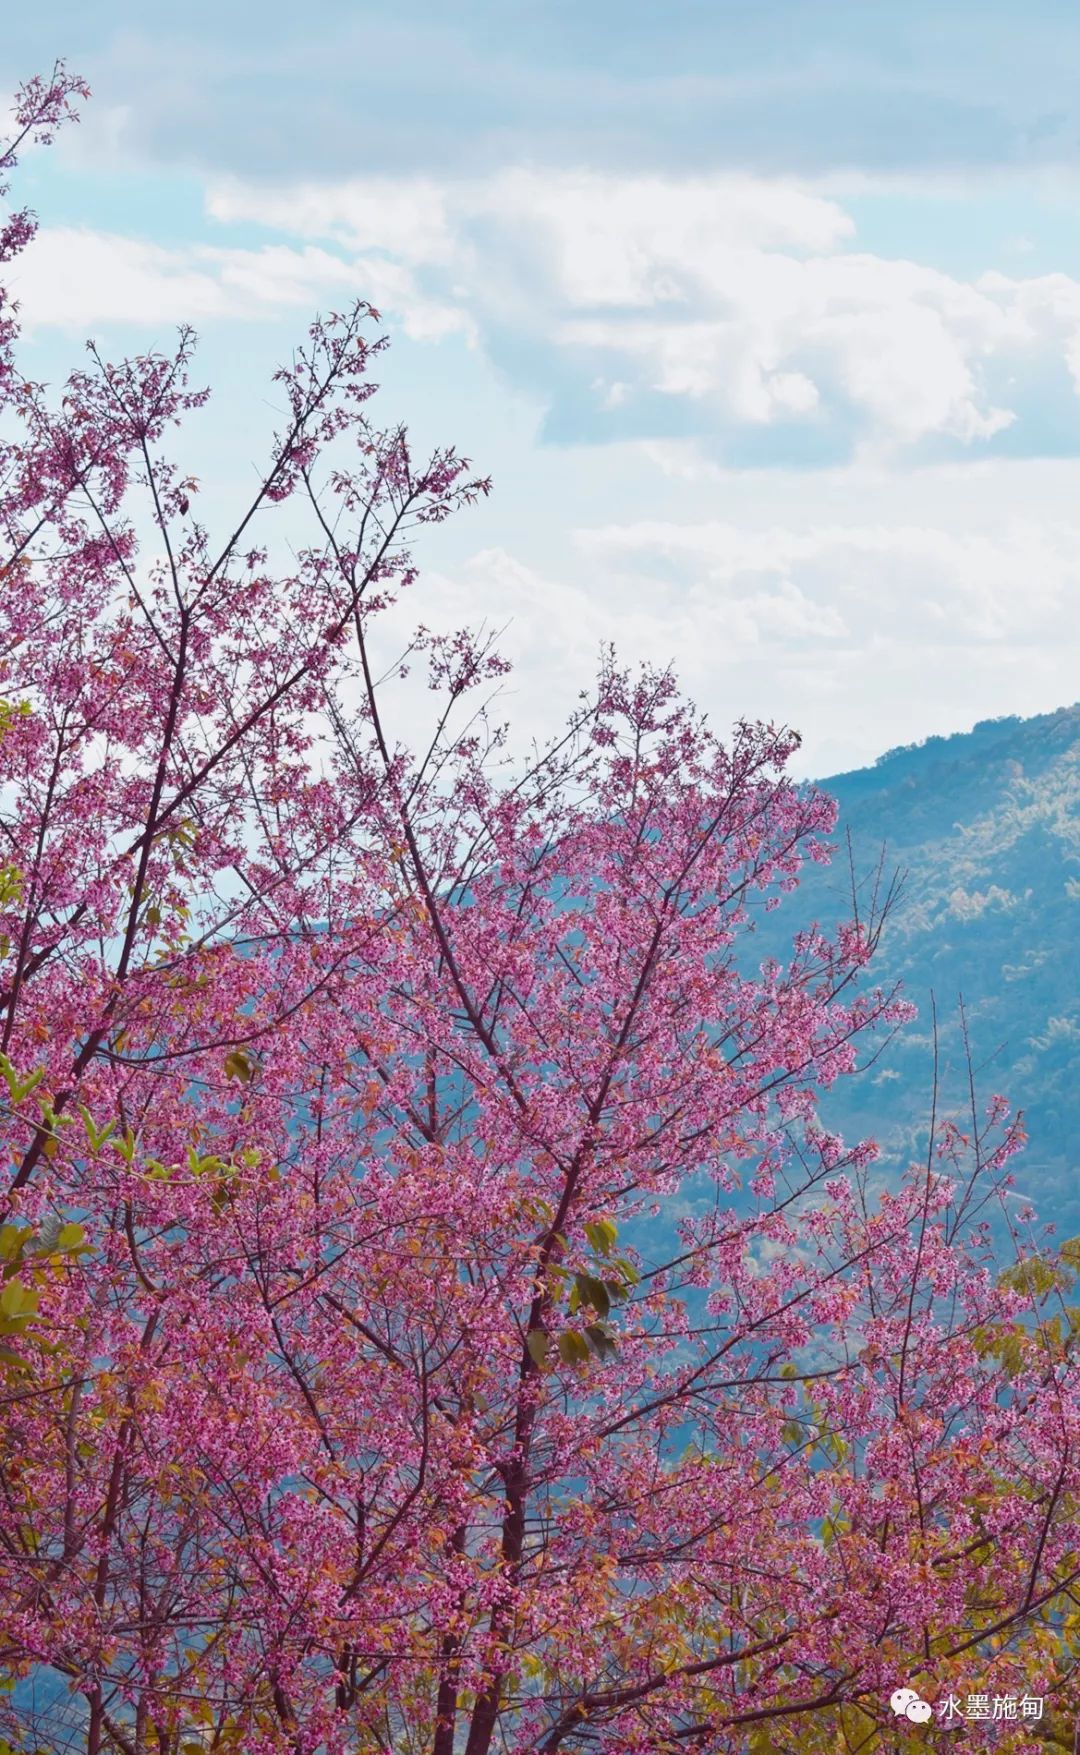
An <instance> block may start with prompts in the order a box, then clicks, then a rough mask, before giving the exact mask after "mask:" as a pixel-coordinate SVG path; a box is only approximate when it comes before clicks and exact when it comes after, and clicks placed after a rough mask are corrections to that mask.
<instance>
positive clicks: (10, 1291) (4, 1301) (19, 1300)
mask: <svg viewBox="0 0 1080 1755" xmlns="http://www.w3.org/2000/svg"><path fill="white" fill-rule="evenodd" d="M37 1307H38V1295H37V1293H36V1292H34V1291H31V1289H30V1287H29V1286H25V1285H24V1284H23V1282H22V1281H21V1280H9V1281H8V1283H7V1285H6V1286H5V1287H4V1290H3V1291H2V1292H0V1313H2V1314H3V1315H4V1316H32V1315H33V1314H34V1311H35V1310H36V1309H37Z"/></svg>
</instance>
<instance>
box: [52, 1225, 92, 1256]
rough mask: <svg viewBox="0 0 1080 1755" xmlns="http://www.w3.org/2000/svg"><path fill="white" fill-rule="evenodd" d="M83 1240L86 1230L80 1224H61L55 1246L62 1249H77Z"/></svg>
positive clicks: (84, 1239)
mask: <svg viewBox="0 0 1080 1755" xmlns="http://www.w3.org/2000/svg"><path fill="white" fill-rule="evenodd" d="M85 1241H86V1231H85V1228H84V1227H83V1226H82V1225H76V1224H74V1223H71V1224H68V1225H61V1227H60V1230H59V1231H58V1233H57V1237H56V1247H57V1249H64V1250H68V1249H78V1248H80V1247H81V1245H82V1244H83V1243H84V1242H85Z"/></svg>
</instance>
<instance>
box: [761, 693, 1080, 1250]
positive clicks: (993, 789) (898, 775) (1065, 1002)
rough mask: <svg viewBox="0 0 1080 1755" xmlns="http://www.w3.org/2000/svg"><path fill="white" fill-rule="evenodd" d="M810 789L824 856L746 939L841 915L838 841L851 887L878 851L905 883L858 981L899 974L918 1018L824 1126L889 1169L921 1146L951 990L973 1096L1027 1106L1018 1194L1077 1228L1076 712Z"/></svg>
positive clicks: (912, 750)
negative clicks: (820, 793)
mask: <svg viewBox="0 0 1080 1755" xmlns="http://www.w3.org/2000/svg"><path fill="white" fill-rule="evenodd" d="M816 784H817V785H819V786H820V787H821V788H822V789H823V790H824V791H826V792H829V793H830V794H831V795H832V796H833V797H834V798H836V799H837V801H838V803H839V806H840V819H839V822H838V825H837V830H836V833H835V835H834V837H833V839H834V841H835V842H837V843H838V845H837V852H836V855H835V858H834V862H833V864H832V866H831V867H825V868H819V867H812V868H810V869H809V870H807V871H806V872H805V874H804V877H803V880H802V881H801V882H800V886H799V890H798V892H797V893H796V895H794V896H793V897H792V898H791V903H792V904H794V908H793V909H792V907H791V905H790V904H786V905H785V906H784V907H783V908H781V909H780V910H779V911H778V912H777V913H776V914H773V915H770V916H768V917H767V919H763V920H761V921H760V923H759V929H758V930H759V933H760V938H759V943H760V944H762V946H763V948H764V947H765V945H766V943H767V945H768V949H769V950H772V948H773V934H774V932H775V931H776V930H777V929H780V930H781V931H782V930H783V923H784V922H785V920H787V921H788V922H789V923H790V924H789V925H788V928H787V931H788V936H790V931H791V926H792V925H793V924H794V912H795V911H797V913H798V915H799V918H800V921H805V920H806V919H807V918H808V917H811V916H816V917H817V918H819V919H820V920H821V921H822V922H823V923H832V922H835V921H836V920H837V919H839V918H841V917H845V916H846V915H848V914H849V913H850V899H849V891H850V884H849V878H848V869H847V853H846V847H845V845H844V842H845V837H846V834H847V833H848V832H850V837H851V845H852V850H853V853H854V858H855V869H856V874H857V876H858V875H861V876H862V877H864V878H865V875H866V873H867V872H868V871H869V870H870V869H871V868H872V867H873V866H874V865H875V864H876V862H877V859H878V857H879V855H880V851H881V846H882V843H884V844H885V847H886V860H885V864H886V869H887V870H888V869H891V868H894V867H896V866H899V867H901V868H902V869H905V870H906V872H907V878H906V883H905V885H904V889H903V892H902V894H901V896H900V899H899V900H898V902H897V903H896V906H895V909H894V911H893V914H892V916H891V918H890V920H889V922H888V924H887V926H886V930H885V933H884V934H883V938H882V943H881V947H880V951H879V954H878V957H877V958H876V959H875V962H874V965H873V966H872V971H871V972H872V974H873V975H874V978H875V980H877V981H880V982H882V983H883V984H885V983H887V982H891V981H893V980H895V979H897V978H899V979H900V980H901V981H902V982H903V984H904V990H905V995H906V997H907V998H908V999H910V1000H912V1001H913V1002H914V1003H915V1004H916V1005H917V1006H918V1007H919V1013H920V1016H919V1018H918V1020H917V1021H916V1022H914V1023H912V1024H910V1025H908V1026H907V1027H906V1029H904V1030H903V1031H902V1032H901V1033H900V1036H899V1037H898V1038H897V1040H896V1041H895V1042H894V1043H893V1044H892V1045H891V1047H890V1048H889V1049H888V1050H887V1052H886V1054H885V1055H884V1056H883V1058H882V1060H881V1061H880V1062H879V1063H878V1064H877V1065H876V1066H875V1067H874V1068H872V1069H871V1070H869V1071H868V1072H867V1073H865V1074H863V1075H860V1076H858V1077H856V1078H854V1079H851V1080H845V1081H841V1085H840V1086H838V1087H837V1089H836V1091H835V1092H834V1093H833V1094H832V1095H831V1096H830V1097H829V1099H828V1101H827V1103H826V1105H825V1106H824V1110H823V1114H824V1118H825V1119H826V1120H827V1121H828V1122H829V1123H830V1124H831V1125H834V1126H836V1127H837V1128H838V1129H839V1130H840V1131H841V1132H843V1133H844V1135H845V1137H849V1138H854V1137H856V1136H859V1135H862V1136H865V1135H868V1134H870V1135H874V1136H875V1137H877V1138H878V1139H879V1140H880V1142H881V1144H882V1146H883V1148H885V1150H886V1153H887V1157H888V1158H889V1159H897V1158H899V1159H905V1158H906V1157H908V1156H909V1155H910V1153H911V1152H912V1151H913V1150H915V1149H917V1147H918V1144H919V1137H920V1135H921V1136H922V1139H923V1140H924V1139H925V1120H926V1115H927V1111H928V1102H929V1094H930V1078H931V1060H930V995H931V992H933V994H934V997H935V999H936V1002H937V1009H938V1016H939V1022H940V1024H941V1037H940V1040H941V1043H942V1047H943V1051H944V1052H943V1065H944V1086H945V1092H944V1094H945V1098H946V1101H947V1103H948V1104H949V1106H950V1107H953V1106H955V1105H956V1104H957V1103H958V1102H959V1100H960V1099H961V1098H962V1096H963V1086H962V1082H961V1081H965V1082H966V1072H965V1069H964V1066H963V1058H962V1050H961V1043H960V1035H959V1029H958V1023H957V996H958V994H961V993H962V994H963V998H964V1004H965V1007H966V1010H967V1016H968V1023H969V1029H970V1033H971V1039H972V1047H973V1051H974V1062H975V1067H976V1072H977V1088H978V1093H979V1096H980V1099H987V1098H988V1097H989V1096H990V1095H991V1093H992V1092H995V1091H1001V1092H1003V1093H1004V1094H1005V1095H1006V1096H1007V1097H1008V1098H1009V1099H1010V1101H1011V1102H1012V1103H1013V1105H1014V1106H1015V1107H1016V1108H1022V1109H1023V1110H1024V1112H1025V1123H1026V1126H1027V1131H1028V1134H1029V1145H1028V1148H1027V1150H1026V1152H1025V1153H1024V1155H1023V1157H1022V1158H1020V1159H1018V1160H1017V1161H1016V1166H1015V1168H1016V1181H1017V1187H1018V1188H1019V1189H1021V1190H1022V1191H1023V1192H1024V1193H1025V1194H1027V1195H1030V1197H1031V1199H1032V1204H1033V1205H1034V1206H1035V1207H1036V1209H1037V1211H1038V1215H1039V1218H1040V1220H1041V1221H1050V1220H1053V1221H1055V1222H1056V1223H1057V1225H1058V1228H1059V1233H1060V1235H1062V1236H1068V1235H1070V1234H1071V1233H1072V1232H1075V1231H1080V1137H1078V1135H1080V1125H1078V1124H1080V705H1076V706H1071V707H1064V708H1061V709H1060V710H1058V711H1057V712H1053V713H1044V714H1040V715H1039V716H1038V717H1036V718H1032V719H1020V718H1002V719H988V720H983V721H982V722H981V723H979V724H977V725H976V726H975V727H974V728H973V730H971V731H970V732H965V733H960V734H957V735H955V736H952V737H931V738H928V739H927V740H926V741H925V742H923V743H920V744H915V745H908V746H906V747H903V748H900V749H893V750H889V751H888V752H887V753H886V754H885V755H883V756H881V757H880V758H879V759H878V761H877V762H876V763H875V764H874V765H873V766H872V767H869V768H860V769H856V770H854V771H852V772H850V773H846V774H836V775H833V776H831V777H830V778H826V779H823V780H820V781H818V782H816ZM774 923H775V925H774ZM776 948H777V954H779V953H780V945H779V943H777V947H776Z"/></svg>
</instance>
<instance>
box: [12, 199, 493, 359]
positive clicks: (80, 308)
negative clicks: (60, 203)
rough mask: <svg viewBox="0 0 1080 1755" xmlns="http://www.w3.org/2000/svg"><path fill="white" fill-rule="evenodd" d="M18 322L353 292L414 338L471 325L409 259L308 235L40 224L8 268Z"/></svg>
mask: <svg viewBox="0 0 1080 1755" xmlns="http://www.w3.org/2000/svg"><path fill="white" fill-rule="evenodd" d="M5 281H6V284H7V286H8V289H9V291H10V294H11V296H12V297H13V298H16V299H18V300H19V303H20V306H21V311H22V320H23V324H24V327H25V328H26V329H27V330H28V331H30V332H33V331H34V330H36V329H39V328H60V329H65V330H74V331H78V332H79V333H85V331H86V330H87V329H89V328H93V327H95V326H96V325H99V324H103V323H123V324H148V325H159V324H162V323H179V322H182V321H185V320H190V321H194V322H199V321H204V320H206V319H208V318H224V319H245V320H246V319H250V318H259V317H269V316H273V315H276V314H278V313H279V312H280V311H282V310H285V309H291V308H302V309H304V310H305V311H307V310H310V309H312V308H313V307H314V306H315V305H317V304H318V303H319V301H320V300H321V299H325V298H328V297H330V296H331V295H333V296H334V297H335V298H337V299H338V300H342V301H344V300H345V299H347V298H349V297H352V296H356V297H363V298H366V299H369V300H370V302H371V303H372V304H374V305H376V306H377V307H378V308H379V309H380V310H382V309H385V310H386V311H387V312H388V313H389V314H392V315H393V316H395V317H396V318H397V320H398V322H399V323H400V325H401V328H402V329H403V331H404V333H405V334H406V335H408V336H410V337H412V338H413V339H416V340H439V339H441V338H442V337H443V336H445V335H447V334H449V333H450V332H452V331H454V330H460V329H464V330H466V331H469V328H470V323H469V319H468V317H467V315H466V314H465V313H463V312H462V311H460V310H458V309H455V307H454V306H453V305H451V304H447V303H444V302H441V301H438V300H435V299H431V298H429V297H427V296H425V295H424V294H423V293H422V292H421V291H420V290H419V289H418V288H417V286H416V284H415V281H414V277H413V275H412V273H411V271H410V269H409V267H408V265H407V264H406V263H402V262H395V261H392V260H389V259H387V258H386V257H383V256H375V257H371V258H364V257H351V258H348V259H347V258H345V257H344V256H342V255H340V254H338V253H336V252H334V251H330V250H326V249H321V248H318V247H316V246H314V245H312V244H306V245H304V246H302V247H300V248H294V247H292V246H291V245H285V244H266V245H263V246H262V247H261V248H259V249H228V248H222V247H220V246H212V245H202V244H200V245H193V246H191V247H189V248H187V249H182V248H166V247H164V246H162V245H160V244H155V243H149V242H146V241H144V240H142V239H138V238H130V237H124V236H122V235H120V234H117V233H110V232H102V231H95V230H92V229H90V228H87V227H59V226H57V227H45V228H43V229H42V230H41V231H40V232H39V233H38V235H37V237H36V238H35V239H34V241H33V243H32V244H31V245H30V246H29V248H28V249H27V250H26V251H25V252H24V254H23V255H22V256H20V257H19V258H18V259H17V260H16V261H15V263H14V264H13V265H12V266H11V267H10V268H9V269H8V270H7V272H6V274H5Z"/></svg>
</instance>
